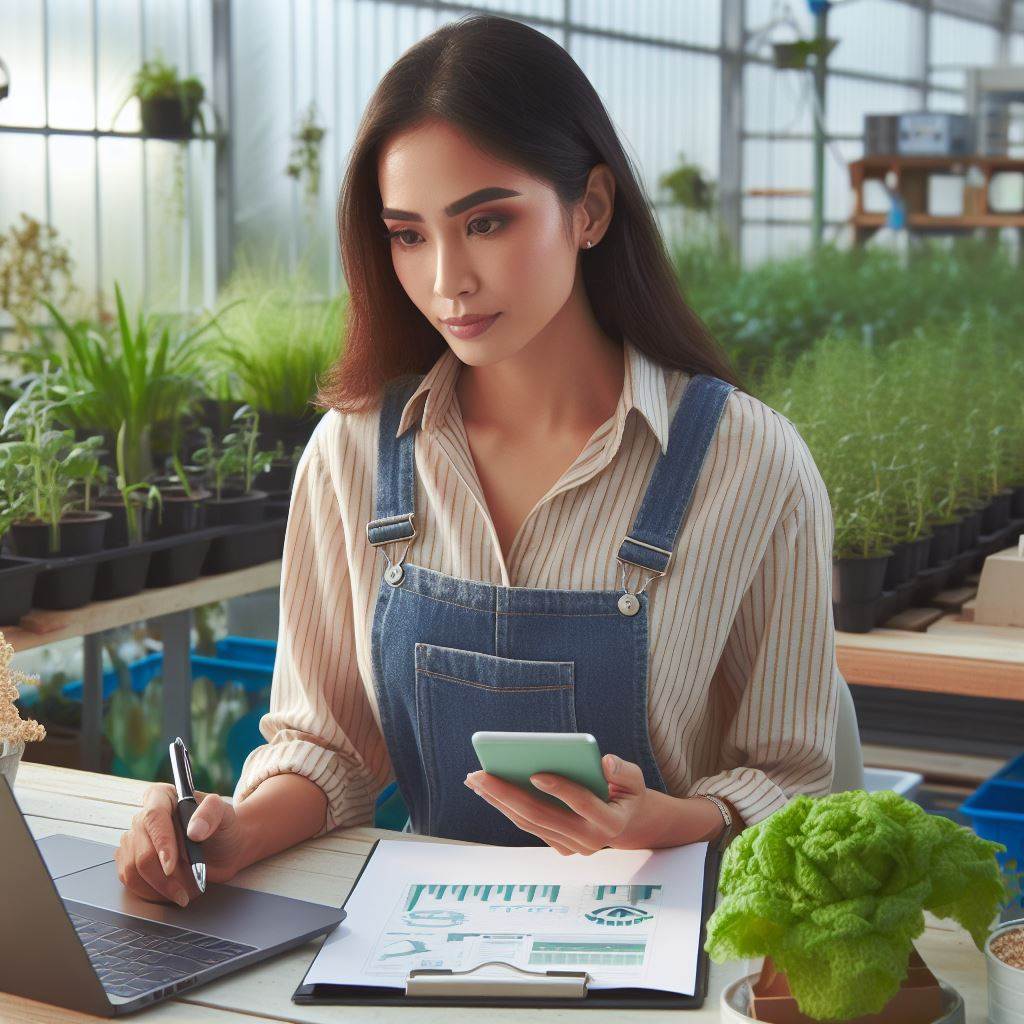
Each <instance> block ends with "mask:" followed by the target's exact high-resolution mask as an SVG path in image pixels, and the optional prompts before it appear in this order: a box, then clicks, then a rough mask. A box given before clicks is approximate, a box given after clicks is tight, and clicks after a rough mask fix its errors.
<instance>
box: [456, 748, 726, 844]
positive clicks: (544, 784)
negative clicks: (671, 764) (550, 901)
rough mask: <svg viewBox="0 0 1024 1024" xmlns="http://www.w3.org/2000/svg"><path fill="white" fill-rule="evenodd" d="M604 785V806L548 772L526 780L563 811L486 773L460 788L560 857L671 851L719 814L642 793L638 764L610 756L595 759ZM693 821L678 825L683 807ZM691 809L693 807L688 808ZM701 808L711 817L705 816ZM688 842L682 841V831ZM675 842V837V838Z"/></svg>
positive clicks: (654, 793) (701, 802)
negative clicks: (669, 848)
mask: <svg viewBox="0 0 1024 1024" xmlns="http://www.w3.org/2000/svg"><path fill="white" fill-rule="evenodd" d="M601 766H602V768H603V770H604V777H605V779H606V780H607V781H608V802H607V803H606V802H605V801H604V800H602V799H601V798H600V797H599V796H596V795H595V794H593V793H591V792H590V790H589V789H587V788H586V787H585V786H581V785H579V784H578V783H576V782H572V781H571V780H570V779H567V778H565V777H564V776H562V775H552V774H551V773H548V772H543V773H538V774H536V775H532V776H531V777H530V781H531V782H532V783H533V784H534V785H535V786H536V787H537V788H538V789H539V790H540V791H542V792H544V793H549V794H551V795H552V796H556V797H558V799H559V800H563V801H564V802H565V803H566V804H568V805H569V806H568V807H565V806H562V805H560V804H554V803H550V802H549V801H547V800H544V799H543V798H542V797H540V796H532V795H531V794H530V793H527V792H526V791H525V790H523V789H522V788H520V787H519V786H517V785H515V784H514V783H512V782H506V781H505V780H504V779H499V778H498V777H497V776H496V775H491V774H489V773H488V772H484V771H477V772H470V773H469V775H467V776H466V785H467V786H469V787H470V788H471V789H472V790H473V791H474V792H476V793H477V794H478V795H479V796H481V797H482V798H483V799H484V800H486V801H487V802H488V803H489V804H490V805H491V806H492V807H496V808H497V809H498V810H499V811H501V812H502V813H503V814H504V815H505V816H506V817H508V818H509V819H510V820H511V821H512V822H513V823H514V824H516V825H518V826H519V828H521V829H523V831H524V832H530V833H532V834H533V835H535V836H538V837H539V838H541V839H543V840H544V842H545V843H547V844H548V846H550V847H552V848H553V849H555V850H557V851H558V852H559V853H562V854H571V853H583V854H591V853H594V852H595V851H596V850H603V849H604V848H605V847H608V846H611V847H614V848H615V849H618V850H643V849H652V848H655V847H660V846H674V845H679V844H682V843H684V842H691V841H694V840H697V839H701V838H705V836H704V835H703V834H702V833H705V832H707V830H708V822H709V821H710V822H712V823H713V822H714V820H715V818H714V815H717V816H718V819H719V822H720V821H721V815H719V812H718V810H717V808H715V806H714V805H713V804H711V803H710V802H709V801H707V800H702V799H700V798H695V799H693V798H691V799H685V798H678V797H673V796H669V795H668V794H667V793H661V792H659V791H658V790H654V789H648V788H647V785H646V783H645V782H644V774H643V771H642V770H641V769H640V766H639V765H638V764H634V763H633V762H632V761H624V760H623V759H622V758H621V757H617V756H616V755H615V754H605V756H604V757H603V758H602V759H601ZM684 805H689V807H690V809H691V810H692V814H693V817H694V818H699V820H695V821H693V822H692V826H693V827H692V828H689V829H686V828H684V826H683V819H684V818H685V817H686V814H685V810H686V808H685V806H684ZM694 805H696V806H694ZM707 808H710V809H711V811H712V812H713V816H711V817H709V816H708V811H707ZM684 831H686V832H689V833H690V835H689V838H683V832H684ZM676 837H678V838H676Z"/></svg>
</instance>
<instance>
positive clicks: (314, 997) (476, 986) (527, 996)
mask: <svg viewBox="0 0 1024 1024" xmlns="http://www.w3.org/2000/svg"><path fill="white" fill-rule="evenodd" d="M729 831H731V830H728V831H727V832H726V833H725V834H723V836H722V837H721V838H720V839H719V841H718V842H717V843H710V844H709V845H708V850H707V854H706V856H705V859H704V880H703V885H702V890H701V910H700V939H699V943H700V948H699V950H698V954H697V972H696V979H695V985H694V989H695V991H694V993H693V995H684V994H683V993H680V992H666V991H664V990H661V989H650V988H634V987H623V988H603V989H593V990H591V989H590V988H589V982H590V975H589V974H588V973H587V972H586V971H530V970H527V969H525V968H522V967H519V966H518V965H516V964H509V963H506V962H504V961H499V960H490V961H488V962H486V963H483V964H478V965H477V966H475V967H472V968H469V969H467V970H464V971H453V970H451V969H447V968H446V969H433V968H420V969H414V970H411V971H410V972H409V974H408V976H407V977H406V979H405V990H404V991H402V990H401V989H399V988H397V987H396V986H393V985H388V986H378V985H332V984H323V983H319V984H309V985H307V984H305V983H303V984H300V985H299V986H298V988H296V990H295V991H294V992H293V993H292V1002H293V1003H299V1004H306V1005H311V1004H320V1005H324V1006H354V1005H363V1006H367V1005H369V1006H524V1007H526V1006H536V1007H547V1008H551V1009H557V1008H560V1009H568V1008H573V1007H579V1008H583V1009H587V1008H589V1009H620V1008H622V1009H625V1008H634V1009H650V1010H686V1009H694V1010H696V1009H699V1008H700V1007H701V1006H703V1005H704V1000H705V998H706V997H707V993H708V972H709V971H710V960H709V957H708V954H707V952H706V951H705V949H704V943H705V941H706V940H707V920H708V918H709V917H710V916H711V914H712V913H713V912H714V909H715V899H716V896H717V893H718V876H719V870H720V868H721V861H722V853H723V852H724V849H725V846H726V845H728V842H729V841H730V839H731V838H732V836H731V835H729ZM379 842H380V840H376V841H375V842H374V844H373V846H372V847H371V848H370V854H369V856H368V857H367V858H366V860H365V861H364V862H363V866H362V867H361V868H360V869H359V874H358V875H357V876H356V879H355V881H354V882H353V883H352V888H351V889H350V890H349V896H351V894H352V893H353V892H354V891H355V889H356V886H357V885H358V884H359V879H360V878H361V877H362V874H363V871H365V870H366V865H367V864H369V863H370V860H371V859H372V857H373V854H374V852H375V851H376V849H377V844H378V843H379ZM347 903H348V897H346V899H345V903H343V904H342V909H344V908H345V906H346V904H347ZM482 967H490V968H492V969H493V968H494V967H497V968H498V969H499V974H501V975H503V976H501V977H492V976H481V975H479V974H477V973H476V972H477V971H479V970H480V968H482Z"/></svg>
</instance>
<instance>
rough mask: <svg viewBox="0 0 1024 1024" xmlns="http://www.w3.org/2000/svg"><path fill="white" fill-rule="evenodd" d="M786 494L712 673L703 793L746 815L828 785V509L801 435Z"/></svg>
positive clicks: (832, 706)
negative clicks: (717, 693) (714, 748)
mask: <svg viewBox="0 0 1024 1024" xmlns="http://www.w3.org/2000/svg"><path fill="white" fill-rule="evenodd" d="M799 448H800V450H801V452H802V457H801V460H800V466H799V471H798V482H797V485H796V488H795V492H794V495H793V501H795V506H793V505H792V503H787V511H786V512H785V513H784V514H783V515H781V516H780V518H779V521H778V523H777V524H776V527H775V529H774V530H773V532H772V536H771V538H770V540H769V543H768V545H767V547H766V549H765V553H764V557H763V559H762V560H761V562H760V564H759V566H758V568H757V571H756V572H755V575H754V578H753V580H752V582H751V584H750V587H749V588H748V590H747V591H746V592H745V594H744V597H743V599H742V601H741V603H740V607H739V609H738V611H737V614H736V618H735V620H734V622H733V625H732V628H731V630H730V633H729V636H728V638H727V640H726V645H725V648H724V651H723V654H722V659H721V662H720V664H719V667H718V672H717V673H716V676H715V678H716V685H717V686H720V687H721V688H722V690H721V693H722V701H723V706H724V708H725V714H724V715H723V716H722V720H723V723H724V730H723V733H722V736H721V740H720V763H721V764H722V766H723V770H722V771H720V772H718V773H717V774H715V775H710V776H706V777H704V778H701V779H698V780H696V781H695V782H694V783H693V784H692V785H691V786H690V787H689V789H688V792H687V794H686V795H687V796H696V795H698V794H701V793H711V794H712V795H714V796H718V797H721V798H722V799H724V800H727V801H728V802H729V803H730V804H732V806H733V807H735V809H736V810H737V811H738V812H739V814H740V816H741V818H742V819H743V820H742V825H743V826H747V825H753V824H756V823H757V822H758V821H761V820H762V819H763V818H766V817H768V815H770V814H771V813H772V812H773V811H775V810H777V809H778V808H780V807H782V806H784V805H785V804H786V802H787V801H788V800H789V799H790V798H791V797H793V796H796V795H797V794H800V793H804V794H807V795H809V796H819V795H823V794H825V793H828V792H829V791H830V789H831V786H832V777H833V771H834V764H835V735H836V716H837V713H838V697H839V685H840V681H839V667H838V664H837V661H836V650H835V628H834V625H833V620H832V543H833V537H834V527H833V519H832V509H831V505H830V503H829V498H828V492H827V490H826V487H825V484H824V481H823V480H822V478H821V475H820V473H819V472H818V469H817V466H815V465H814V460H813V458H812V457H811V455H810V453H809V452H808V451H807V449H806V447H805V446H804V445H803V443H802V440H801V443H800V445H799Z"/></svg>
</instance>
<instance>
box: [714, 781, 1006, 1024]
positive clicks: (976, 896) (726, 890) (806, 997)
mask: <svg viewBox="0 0 1024 1024" xmlns="http://www.w3.org/2000/svg"><path fill="white" fill-rule="evenodd" d="M1005 849H1006V847H1005V846H1003V845H1002V844H1001V843H994V842H991V841H990V840H987V839H981V838H980V837H979V836H977V835H975V834H974V833H973V832H972V831H971V830H970V829H968V828H965V827H964V826H962V825H958V824H956V823H955V822H954V821H952V820H951V819H949V818H946V817H943V816H941V815H938V814H928V813H926V812H925V811H924V810H922V808H921V807H919V806H918V805H917V804H915V803H913V802H912V801H910V800H907V799H906V798H905V797H903V796H900V795H899V794H897V793H895V792H893V791H891V790H885V791H879V792H872V793H868V792H865V791H864V790H852V791H847V792H842V793H832V794H829V795H827V796H823V797H809V796H806V795H803V794H801V795H798V796H796V797H794V798H793V799H792V800H790V801H789V803H787V804H786V805H785V806H784V807H782V808H780V809H779V810H777V811H775V812H774V813H773V814H771V815H769V816H768V817H767V818H765V819H763V820H762V821H760V822H758V823H757V824H755V825H752V826H750V827H748V828H747V829H745V830H744V831H743V832H742V833H740V834H739V835H738V836H737V837H736V838H735V839H734V840H733V842H732V843H731V844H730V845H729V846H728V847H727V849H726V851H725V853H724V855H723V859H722V867H721V874H720V879H719V890H720V892H721V894H722V897H723V898H722V900H721V901H720V903H719V904H718V906H717V907H716V909H715V911H714V913H713V914H712V915H711V917H710V918H709V919H708V924H707V940H706V943H705V949H706V950H707V951H708V954H709V955H710V957H711V959H712V960H714V961H715V962H716V963H721V962H724V961H725V960H729V959H736V958H740V959H743V958H749V957H762V956H763V957H765V961H764V965H763V967H762V971H761V974H760V976H754V975H751V976H750V977H748V978H745V979H742V980H741V981H740V982H737V983H736V984H734V985H732V986H730V988H728V989H726V991H725V992H724V993H723V997H722V1006H723V1015H724V1012H725V1008H726V1007H727V1008H728V1010H729V1013H730V1016H729V1017H728V1018H727V1019H732V1020H744V1019H746V1020H759V1019H760V1020H768V1019H773V1017H772V1016H756V1015H755V1014H754V1013H752V1012H751V1010H758V1009H761V1008H763V1007H758V1005H757V1004H756V1003H755V1000H757V999H762V1000H763V1001H764V1002H765V1003H767V1004H769V1005H771V1004H772V1001H773V999H781V1000H783V1001H785V1000H788V1001H789V1004H788V1007H787V1008H788V1009H789V1010H790V1011H792V1012H793V1014H795V1015H794V1016H789V1017H787V1019H788V1020H791V1021H793V1022H794V1024H796V1022H805V1021H807V1022H809V1021H815V1020H832V1021H849V1020H855V1019H857V1018H859V1017H862V1016H864V1015H866V1014H881V1015H882V1016H881V1017H880V1018H879V1019H880V1020H881V1021H892V1022H893V1024H899V1022H900V1021H902V1020H904V1019H906V1016H909V1012H910V1010H909V1009H908V1007H914V1006H916V1008H917V1009H916V1010H915V1011H914V1012H915V1013H919V1011H920V1009H921V1004H922V1001H924V1002H925V1003H926V1005H929V1006H932V1005H934V1007H935V1010H936V1013H935V1017H934V1018H930V1017H929V1018H928V1019H938V1018H939V1017H940V1016H942V1014H943V1012H945V1011H944V1010H943V1007H945V1010H948V1009H949V1006H948V1005H946V1004H947V1003H948V1002H949V1001H950V1000H952V1001H953V1002H954V1003H955V1001H956V1000H957V999H958V998H959V997H958V996H957V995H956V994H955V993H954V992H953V990H951V989H949V988H948V986H943V985H940V984H938V983H936V984H935V985H932V984H930V983H929V979H930V977H931V976H930V975H929V976H924V977H921V976H920V975H919V972H920V971H921V970H922V968H923V964H921V963H920V961H919V959H917V958H915V955H914V954H915V950H914V947H913V939H914V938H916V937H917V936H918V935H920V934H921V932H923V931H924V926H925V921H924V911H925V910H928V911H930V912H931V913H933V914H934V915H936V916H937V917H951V918H953V919H954V920H956V921H958V922H959V923H960V924H961V925H962V926H963V927H964V928H965V929H966V930H967V931H968V932H969V933H970V935H971V938H972V939H973V940H974V943H975V945H976V946H977V947H978V949H979V950H980V949H981V948H982V946H983V944H984V942H985V937H986V934H987V932H988V929H989V926H990V924H991V922H992V920H993V918H994V917H995V915H996V914H997V911H998V909H999V907H1000V905H1001V904H1002V903H1003V901H1004V900H1005V899H1006V897H1007V886H1006V883H1005V880H1004V878H1003V876H1002V874H1001V873H1000V868H999V864H998V862H997V859H996V856H995V855H996V853H997V852H1002V851H1005ZM911 971H913V972H914V973H915V975H918V976H916V977H915V978H914V979H913V980H914V982H915V984H913V985H908V984H901V983H904V982H905V981H906V980H907V979H908V977H909V973H910V972H911ZM779 974H782V975H784V983H781V984H780V980H779ZM916 982H922V983H921V984H916ZM928 1000H931V1001H932V1002H931V1003H928V1002H927V1001H928ZM752 1004H753V1005H752ZM775 1005H778V1004H777V1003H776V1004H775ZM769 1012H770V1011H769ZM929 1012H930V1011H929ZM774 1019H778V1018H774ZM915 1019H921V1018H920V1017H915Z"/></svg>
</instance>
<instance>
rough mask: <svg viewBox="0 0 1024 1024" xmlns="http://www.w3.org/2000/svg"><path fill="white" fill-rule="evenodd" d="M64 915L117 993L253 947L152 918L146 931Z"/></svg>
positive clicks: (145, 988)
mask: <svg viewBox="0 0 1024 1024" xmlns="http://www.w3.org/2000/svg"><path fill="white" fill-rule="evenodd" d="M68 916H69V917H70V918H71V923H72V924H73V925H74V926H75V931H77V932H78V937H79V938H80V939H81V940H82V945H83V946H85V949H86V952H87V953H88V954H89V960H90V961H91V962H92V966H93V969H94V970H95V971H96V974H97V976H98V977H99V979H100V981H101V982H102V983H103V987H104V989H106V991H107V992H112V993H113V994H114V995H117V996H129V997H130V996H138V995H142V993H143V992H149V991H150V990H152V989H154V988H157V987H159V986H163V985H168V984H171V983H172V982H175V981H179V980H180V979H181V978H187V977H189V976H190V975H193V974H198V973H199V972H200V971H203V970H206V969H207V968H208V967H213V966H214V965H216V964H219V963H223V962H224V961H225V960H231V959H232V958H234V957H236V956H241V955H242V954H243V953H251V952H252V951H253V950H254V949H255V948H256V947H255V946H246V945H243V944H242V943H240V942H229V941H228V940H227V939H218V938H216V936H213V935H206V934H205V933H203V932H193V931H188V930H186V929H184V928H174V927H172V926H171V925H167V924H160V923H158V922H155V921H147V922H146V927H147V929H149V930H147V931H144V932H141V931H136V930H135V929H134V928H125V927H123V926H121V925H116V924H110V922H108V921H94V920H93V919H92V918H88V917H83V916H82V915H81V914H71V913H69V914H68Z"/></svg>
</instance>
